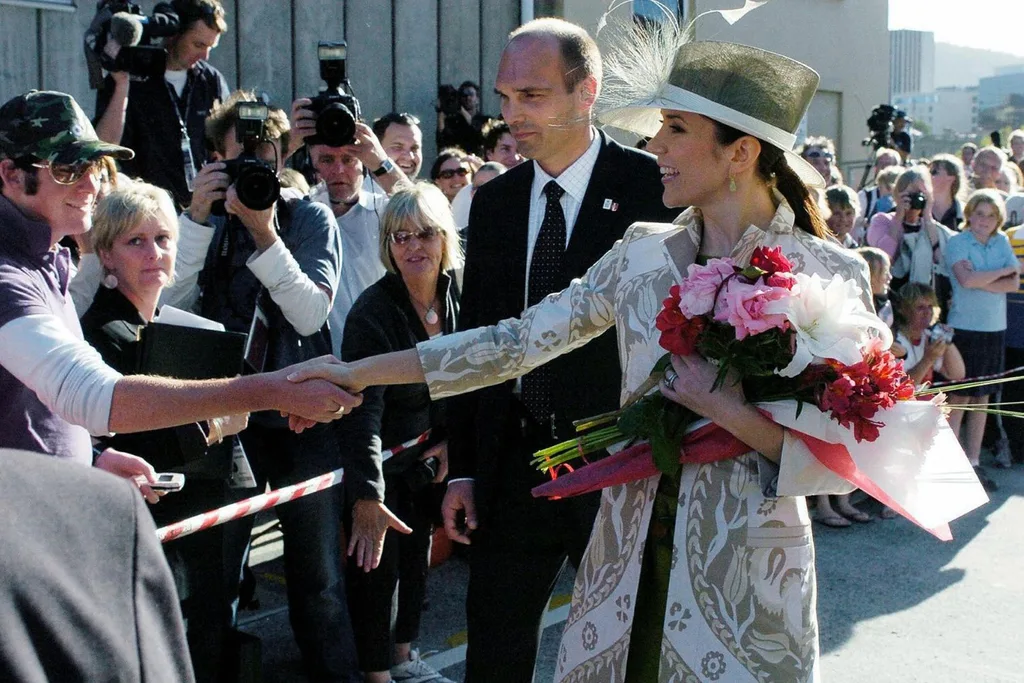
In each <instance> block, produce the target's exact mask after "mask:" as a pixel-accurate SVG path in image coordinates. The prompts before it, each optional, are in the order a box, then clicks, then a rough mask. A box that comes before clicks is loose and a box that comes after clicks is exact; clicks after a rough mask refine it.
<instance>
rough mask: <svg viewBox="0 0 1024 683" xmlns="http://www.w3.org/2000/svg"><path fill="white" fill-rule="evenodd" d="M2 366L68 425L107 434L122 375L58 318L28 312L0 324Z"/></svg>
mask: <svg viewBox="0 0 1024 683" xmlns="http://www.w3.org/2000/svg"><path fill="white" fill-rule="evenodd" d="M0 365H2V366H3V367H4V368H5V369H6V370H7V371H8V372H10V373H11V374H12V375H14V376H15V377H16V378H17V379H18V380H19V381H20V382H21V383H22V384H24V385H25V386H27V387H28V388H29V389H31V390H32V391H34V392H35V393H36V396H38V397H39V400H40V401H41V402H42V403H43V405H45V406H46V407H47V408H49V409H50V410H52V411H53V412H54V413H56V414H58V415H60V416H61V417H63V418H64V419H65V420H67V421H68V422H70V423H71V424H75V425H80V426H82V427H85V428H86V429H87V430H88V431H89V433H90V434H93V435H95V436H102V435H106V434H109V425H110V408H111V404H112V402H113V398H114V386H115V385H116V384H117V382H118V381H119V380H120V379H121V376H122V375H121V373H119V372H117V371H116V370H114V369H112V368H110V367H109V366H108V365H107V364H106V363H104V362H103V359H102V358H101V357H100V354H99V353H98V352H97V351H96V349H94V348H93V347H91V346H89V344H87V343H86V342H85V341H83V340H82V339H79V338H78V337H76V336H75V335H74V334H73V333H72V332H71V330H69V329H68V328H67V327H66V326H65V325H64V323H63V322H62V321H61V320H60V319H59V318H57V317H56V316H53V315H28V316H24V317H22V318H17V319H16V320H12V321H11V322H9V323H7V324H6V325H4V326H3V327H0Z"/></svg>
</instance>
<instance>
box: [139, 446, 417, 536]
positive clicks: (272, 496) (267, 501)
mask: <svg viewBox="0 0 1024 683" xmlns="http://www.w3.org/2000/svg"><path fill="white" fill-rule="evenodd" d="M429 438H430V430H429V429H428V430H427V431H425V432H423V433H422V434H420V435H419V436H418V437H416V438H415V439H410V440H409V441H406V442H405V443H403V444H401V445H399V446H395V447H394V448H392V449H390V450H387V451H384V452H383V453H381V460H382V461H383V460H387V459H388V458H391V457H393V456H395V455H398V454H399V453H401V452H402V451H404V450H406V449H408V448H412V447H413V446H418V445H420V444H422V443H424V442H425V441H426V440H427V439H429ZM342 475H343V470H342V469H341V468H338V469H336V470H334V471H333V472H326V473H324V474H321V475H319V476H316V477H313V478H312V479H307V480H306V481H303V482H299V483H298V484H292V485H291V486H285V487H282V488H279V489H274V490H273V491H267V492H266V493H261V494H260V495H258V496H253V497H252V498H246V499H245V500H240V501H238V502H237V503H231V504H230V505H225V506H224V507H221V508H217V509H216V510H210V511H209V512H203V513H201V514H198V515H195V516H194V517H189V518H188V519H183V520H181V521H180V522H175V523H174V524H169V525H167V526H165V527H160V528H159V529H157V530H156V537H157V539H159V541H160V542H161V543H167V542H168V541H173V540H174V539H176V538H181V537H182V536H188V535H190V534H194V533H196V532H197V531H202V530H203V529H209V528H210V527H214V526H218V525H220V524H224V523H225V522H231V521H233V520H236V519H241V518H242V517H248V516H249V515H255V514H256V513H257V512H259V511H261V510H266V509H268V508H272V507H275V506H277V505H280V504H281V503H287V502H288V501H291V500H295V499H297V498H302V497H303V496H308V495H310V494H311V493H317V492H318V491H323V490H324V489H329V488H330V487H332V486H336V485H338V484H340V483H341V480H342Z"/></svg>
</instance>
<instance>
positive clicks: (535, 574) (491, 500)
mask: <svg viewBox="0 0 1024 683" xmlns="http://www.w3.org/2000/svg"><path fill="white" fill-rule="evenodd" d="M600 82H601V62H600V54H599V53H598V50H597V46H596V45H595V44H594V41H593V40H592V39H591V38H590V36H589V35H587V33H586V31H584V30H583V29H581V28H579V27H578V26H575V25H573V24H570V23H568V22H565V21H562V20H558V19H541V20H537V21H533V22H530V23H529V24H526V25H525V26H523V27H521V28H519V29H517V30H516V31H514V32H513V33H512V35H511V36H510V39H509V42H508V45H507V46H506V48H505V51H504V53H503V54H502V58H501V64H500V65H499V69H498V76H497V79H496V83H495V89H496V90H497V92H498V93H499V95H500V96H501V108H502V115H503V116H504V118H505V120H506V121H507V122H508V124H509V126H510V128H511V132H512V135H513V136H514V137H515V139H516V142H517V144H518V146H519V151H520V152H521V153H522V154H523V155H524V156H526V157H527V158H529V159H532V160H533V161H532V163H524V164H521V165H520V166H518V167H516V168H514V169H512V170H511V171H509V172H508V173H506V174H504V175H502V176H500V177H498V178H496V179H494V180H493V181H491V182H490V183H488V184H487V185H485V186H483V187H481V188H480V190H479V191H478V192H477V194H476V196H475V198H474V200H473V206H472V209H471V212H470V219H469V233H468V238H467V257H466V270H465V280H464V287H463V297H462V311H461V317H460V321H459V327H460V328H462V329H469V328H474V327H477V326H480V325H489V324H493V323H496V322H497V321H499V320H502V319H504V318H509V317H518V316H519V315H520V314H521V313H522V311H523V310H524V308H526V307H527V306H529V305H532V304H534V303H536V302H537V301H539V300H540V299H542V298H543V297H544V296H545V295H546V294H548V293H550V292H554V291H560V290H561V289H563V288H564V287H566V286H567V285H568V284H569V282H570V280H571V279H572V278H576V277H580V276H582V275H583V274H584V273H585V272H586V270H587V268H589V267H590V266H591V265H592V264H593V263H594V262H595V261H597V260H598V259H599V258H600V257H601V256H602V255H603V254H604V253H605V252H606V251H607V250H608V249H609V248H611V246H612V245H613V244H614V242H615V241H616V240H617V239H619V238H620V237H622V234H623V232H625V230H626V228H627V227H628V226H629V225H630V224H631V223H633V222H635V221H638V220H671V218H672V216H673V215H674V214H673V213H672V212H669V211H668V210H667V209H665V207H664V205H663V204H662V202H661V193H662V189H661V183H660V178H659V171H658V166H657V162H656V160H655V159H654V158H653V157H652V156H650V155H649V154H646V153H643V152H639V151H637V150H631V149H627V148H624V147H622V146H620V145H618V144H617V143H615V142H614V141H612V140H610V139H608V138H607V137H606V136H605V135H604V134H603V133H601V132H598V131H597V130H596V129H594V128H593V126H592V125H591V110H592V108H593V105H594V101H595V100H596V98H597V94H598V91H599V90H600ZM619 384H620V369H619V363H618V353H617V350H616V340H615V336H614V334H612V333H606V334H605V335H604V336H602V337H601V338H599V339H597V340H595V341H593V342H592V343H590V344H587V345H586V346H584V347H583V348H581V349H579V350H577V351H574V352H572V353H571V354H568V355H566V356H564V357H562V358H559V359H557V360H555V361H553V362H551V363H549V364H547V365H545V366H544V367H542V368H539V369H538V370H535V371H534V372H531V373H529V374H528V375H526V376H525V377H523V378H522V379H521V380H520V381H519V382H508V383H506V384H504V385H499V386H496V387H492V388H488V389H484V390H481V391H477V392H474V393H472V394H470V395H468V396H465V397H460V398H457V399H453V400H452V406H451V412H450V413H449V415H451V416H452V424H451V433H450V439H449V459H450V472H451V477H452V481H451V482H450V484H449V486H448V492H447V495H446V496H445V502H444V505H443V509H444V515H445V526H446V529H447V530H448V534H449V535H450V536H451V537H452V538H453V539H455V540H458V541H461V542H463V543H469V542H470V535H471V536H472V547H471V550H470V579H469V589H468V595H467V605H466V610H467V621H468V628H469V632H468V637H469V642H468V651H467V655H466V681H467V683H479V682H481V681H487V682H488V683H494V682H496V681H497V682H502V683H503V682H506V681H507V682H509V683H511V682H516V683H520V682H528V681H531V680H532V678H533V669H534V663H535V660H536V653H537V643H538V639H539V632H540V623H541V618H542V616H543V613H544V609H545V607H546V605H547V602H548V598H549V596H550V594H551V590H552V588H553V586H554V582H555V580H556V578H557V576H558V573H559V571H560V570H561V568H562V566H563V565H564V563H565V560H566V559H567V558H568V559H569V561H570V562H571V563H572V564H573V566H574V567H576V566H578V565H579V561H580V558H581V557H582V554H583V552H584V550H585V548H586V544H587V540H588V538H589V535H590V530H591V527H592V526H593V520H594V515H595V513H596V511H597V504H598V497H597V495H596V494H594V495H591V496H586V497H583V496H581V497H578V498H572V499H569V500H562V501H548V500H538V499H534V498H533V497H532V495H531V493H530V490H531V489H532V488H533V487H534V486H536V485H538V484H540V483H542V482H543V481H544V478H545V476H546V475H542V474H541V473H539V472H538V471H536V470H535V469H533V468H532V467H531V465H530V455H531V454H532V453H533V452H534V451H535V450H537V449H539V448H543V447H546V446H549V445H551V444H552V443H554V442H555V441H558V440H564V439H568V438H571V437H572V436H573V433H574V431H573V427H572V421H573V420H576V419H579V418H581V417H586V416H589V415H595V414H598V413H601V412H605V411H608V410H612V409H615V408H616V407H618V403H619ZM463 515H464V517H465V519H464V521H463Z"/></svg>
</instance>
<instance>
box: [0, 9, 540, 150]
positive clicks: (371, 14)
mask: <svg viewBox="0 0 1024 683" xmlns="http://www.w3.org/2000/svg"><path fill="white" fill-rule="evenodd" d="M155 2H156V0H139V4H140V5H141V6H142V9H143V10H144V11H150V10H152V7H153V5H154V4H155ZM222 2H223V4H224V8H225V10H226V11H227V18H228V25H229V29H228V32H227V33H226V34H224V35H223V36H222V38H221V42H220V46H219V47H217V49H216V50H214V51H213V54H212V57H211V59H210V61H211V62H212V63H213V65H214V66H216V67H217V68H218V69H220V70H221V71H222V72H223V73H224V76H225V77H226V78H227V81H228V85H229V86H231V87H246V88H254V89H256V90H258V91H265V92H267V93H268V94H269V95H270V97H271V102H272V103H273V104H275V105H277V106H280V107H282V108H285V109H288V108H289V107H290V104H291V101H292V100H293V99H294V98H295V97H299V96H308V95H315V94H316V93H317V91H318V89H319V87H320V85H321V82H320V74H319V67H318V63H317V60H316V43H317V41H319V40H338V39H345V40H347V41H348V45H349V77H350V79H351V81H352V86H353V89H354V91H355V93H356V96H357V97H358V98H359V100H360V103H361V104H362V107H363V115H364V117H366V118H369V119H372V118H376V117H378V116H380V115H382V114H385V113H387V112H388V111H391V110H392V109H396V110H399V111H409V112H411V113H413V114H416V115H417V116H419V117H420V119H421V125H422V127H423V130H424V146H425V150H424V159H425V160H426V163H427V164H429V163H430V161H432V159H433V156H434V154H435V152H436V150H435V148H434V134H433V133H434V127H435V123H436V118H435V113H434V101H435V100H436V98H437V86H438V85H439V84H441V83H453V84H455V85H456V86H458V84H459V83H461V82H462V81H464V80H472V81H476V82H478V83H481V86H482V87H481V97H482V107H483V110H484V112H486V113H489V114H494V115H496V114H497V113H498V109H499V107H498V101H497V98H496V96H495V95H494V93H493V83H494V73H495V71H496V69H497V64H498V58H499V56H500V54H501V50H502V49H503V48H504V46H505V39H506V37H507V35H508V33H509V31H511V30H512V29H514V28H515V27H516V26H518V25H519V20H520V11H521V6H520V0H290V1H285V0H222ZM77 5H78V6H77V7H73V6H66V7H64V8H61V9H39V8H37V7H25V6H20V5H11V4H4V3H3V2H0V102H4V101H6V100H8V99H9V98H11V97H13V96H14V95H16V94H19V93H22V92H25V91H27V90H29V89H31V88H46V89H55V90H62V91H64V92H68V93H70V94H72V95H74V97H75V98H76V99H77V100H78V101H79V102H80V103H81V104H82V107H83V108H84V109H85V110H86V112H88V113H90V114H91V113H92V112H93V109H94V107H95V98H96V95H95V92H94V91H91V90H90V89H89V84H88V76H87V72H86V67H85V58H84V56H83V51H82V35H83V34H84V33H85V30H86V28H87V27H88V25H89V22H90V21H91V19H92V16H93V14H94V12H95V10H96V3H95V2H94V1H93V0H78V3H77Z"/></svg>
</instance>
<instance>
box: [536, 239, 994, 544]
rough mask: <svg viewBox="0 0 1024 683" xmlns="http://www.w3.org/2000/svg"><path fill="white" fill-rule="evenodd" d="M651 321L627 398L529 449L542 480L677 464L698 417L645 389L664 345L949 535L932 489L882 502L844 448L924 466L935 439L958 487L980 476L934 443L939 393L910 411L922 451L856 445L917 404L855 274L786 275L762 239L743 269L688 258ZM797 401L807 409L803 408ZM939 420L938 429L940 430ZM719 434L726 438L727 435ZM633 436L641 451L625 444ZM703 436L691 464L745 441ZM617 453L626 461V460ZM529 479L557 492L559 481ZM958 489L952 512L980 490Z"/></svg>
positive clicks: (833, 463)
mask: <svg viewBox="0 0 1024 683" xmlns="http://www.w3.org/2000/svg"><path fill="white" fill-rule="evenodd" d="M655 325H656V327H657V329H658V331H659V332H660V339H659V343H660V345H661V346H662V348H664V349H665V350H666V351H667V352H668V353H666V355H665V356H664V357H663V358H662V359H661V360H660V361H659V362H658V363H656V364H655V367H654V368H653V369H652V372H651V376H650V378H649V379H648V381H647V382H646V383H644V385H642V386H641V387H640V389H639V390H638V391H637V392H635V394H634V396H637V397H638V398H637V400H635V401H627V403H626V405H625V406H624V407H623V408H622V409H621V410H619V411H615V412H613V413H608V414H606V415H600V416H597V417H595V418H591V419H589V420H584V421H581V422H580V423H577V429H578V431H579V432H580V437H579V438H577V439H574V440H572V441H569V442H565V443H563V444H558V445H556V446H553V447H551V448H548V449H545V450H542V451H539V452H538V453H536V454H535V459H534V462H535V463H536V464H537V465H538V466H539V467H540V468H541V469H544V470H548V471H550V472H552V475H553V477H556V478H565V477H564V475H563V476H562V477H558V475H557V472H558V471H559V468H565V470H567V471H569V472H572V474H571V475H570V476H571V477H575V478H576V479H577V480H580V481H582V480H585V479H587V476H586V475H585V474H583V473H584V472H585V471H586V470H587V469H588V468H591V469H592V470H593V472H594V473H593V475H591V478H595V477H596V479H595V482H597V483H602V482H603V483H604V485H612V484H615V483H623V481H627V480H630V478H638V477H639V476H645V475H646V474H653V473H657V472H658V471H660V472H662V473H665V474H669V475H672V476H674V475H675V474H676V472H677V471H678V468H679V467H680V465H681V463H683V462H687V461H688V453H687V449H686V448H684V440H685V439H686V438H687V435H688V433H690V431H691V426H692V425H693V423H695V422H696V421H697V420H698V419H700V418H699V416H697V415H696V414H694V413H693V412H692V411H689V410H688V409H687V408H685V407H683V406H681V405H679V404H678V403H675V402H673V401H670V400H668V399H666V398H665V397H664V396H663V395H662V394H661V393H660V392H658V391H653V392H652V391H651V390H652V389H654V388H655V387H656V386H657V384H658V383H659V381H660V380H661V379H662V377H663V376H664V372H665V370H666V368H667V367H668V366H669V362H670V357H671V354H675V355H681V356H689V355H693V354H698V355H700V356H702V357H704V358H705V359H707V360H709V361H710V362H711V363H713V364H715V365H716V366H717V368H718V373H717V377H716V380H715V383H714V386H713V388H712V391H715V390H717V389H719V388H720V387H721V386H722V385H723V383H725V382H741V383H742V384H743V390H744V394H745V396H746V398H747V400H748V401H749V402H750V403H754V404H757V405H758V406H759V407H760V408H761V409H762V413H763V414H765V415H766V416H767V417H768V418H769V419H771V420H773V421H775V422H777V423H778V424H782V425H783V426H786V427H788V428H790V429H794V430H800V429H806V430H808V431H810V432H816V433H804V432H802V431H799V432H798V433H799V434H800V435H801V438H803V440H804V441H805V442H806V443H808V444H811V445H813V447H812V448H811V450H812V452H813V453H814V455H815V457H816V458H818V459H819V460H823V461H828V462H825V463H824V466H826V467H827V468H828V469H829V470H831V471H833V472H836V473H837V474H839V475H840V476H842V477H843V478H845V479H847V480H848V481H850V482H851V483H853V484H855V485H857V486H860V487H861V488H865V489H866V490H867V489H870V490H869V493H872V494H873V495H875V496H876V497H880V499H882V500H883V502H886V503H891V504H892V505H893V507H894V508H895V509H897V511H900V512H901V513H903V514H904V515H905V516H907V517H908V518H911V519H912V520H913V521H915V522H917V523H919V524H921V525H922V526H925V527H926V528H928V529H929V530H930V531H932V532H933V533H936V535H938V536H940V537H947V536H948V527H946V528H945V529H943V527H944V526H945V522H946V521H948V519H946V515H945V514H944V513H943V512H942V511H936V510H935V507H936V505H939V503H938V502H937V500H934V499H937V498H939V497H941V496H940V495H934V496H929V500H930V502H929V503H928V504H927V505H923V504H921V501H920V500H917V498H919V496H918V493H919V491H918V487H916V486H912V487H910V489H911V492H910V493H906V492H903V493H902V494H901V497H906V496H908V495H909V496H910V497H911V498H915V502H914V505H915V506H916V508H917V509H916V510H915V511H908V510H907V509H906V508H905V507H904V504H903V503H906V501H905V500H904V501H899V500H893V499H892V498H891V497H890V496H888V495H887V494H886V493H885V490H884V488H882V489H880V488H879V485H877V484H876V482H874V481H873V480H868V481H867V482H865V480H866V477H864V476H863V471H862V470H863V469H864V468H859V467H858V466H857V462H855V460H856V457H855V456H854V455H851V452H853V453H854V454H855V455H856V456H860V457H862V458H871V457H874V458H876V460H878V461H879V462H883V461H886V460H888V459H890V458H900V457H906V458H907V459H908V461H912V460H914V459H915V458H916V459H917V460H920V463H919V464H922V463H924V461H925V460H927V458H928V457H929V456H931V458H932V462H933V463H934V461H935V458H936V457H939V456H937V455H935V454H933V453H932V452H931V450H929V449H930V448H931V447H932V446H933V445H934V444H936V443H939V441H941V443H942V448H943V449H946V450H950V449H951V450H952V451H953V453H952V457H953V459H952V460H950V461H949V462H948V463H947V464H946V465H944V467H946V468H947V469H949V468H952V470H953V471H955V472H956V473H957V475H956V476H958V477H960V476H962V477H964V478H967V479H969V480H970V479H973V481H967V482H966V483H967V484H977V480H976V478H974V476H973V472H972V471H971V468H970V466H969V464H967V461H966V458H965V457H964V456H963V451H962V450H961V449H960V448H959V445H958V444H957V443H956V440H955V438H954V439H952V441H950V439H948V436H949V435H948V434H944V435H942V436H943V437H944V438H942V439H938V436H939V434H938V431H939V430H941V429H942V428H943V427H944V426H945V423H944V417H943V414H942V408H941V406H940V404H941V400H938V401H933V402H931V403H928V406H930V407H931V410H930V411H926V413H927V414H926V415H925V418H922V417H921V410H918V411H916V412H915V413H914V415H915V416H916V417H915V418H914V420H913V422H914V429H912V430H911V431H913V432H914V434H915V438H917V439H919V440H921V441H922V442H923V443H921V445H920V448H919V449H918V451H919V452H916V453H911V454H908V453H906V451H907V446H906V443H905V441H903V442H900V443H901V445H900V446H899V447H895V446H894V447H893V448H895V450H896V451H899V452H898V453H893V452H879V453H874V452H873V451H874V450H876V449H866V448H864V446H865V445H867V444H872V443H873V442H876V441H878V440H879V439H880V437H882V436H883V434H885V433H891V432H893V431H894V430H897V429H900V428H901V427H908V426H909V420H910V418H909V417H907V415H909V414H910V413H909V412H908V411H906V410H899V409H898V408H899V404H900V403H907V402H913V403H917V404H923V403H925V402H921V401H913V399H914V392H915V388H914V385H913V382H912V380H911V379H910V378H909V377H908V375H907V374H906V372H905V371H904V368H903V363H902V361H900V360H897V359H896V358H895V357H894V356H893V354H892V353H891V352H890V351H889V347H890V346H891V345H892V333H891V332H890V330H889V328H888V327H887V326H886V325H885V324H884V323H883V322H882V321H881V320H880V319H879V318H878V317H877V316H876V315H875V314H874V313H873V312H871V311H869V310H868V309H867V308H866V307H865V305H864V303H863V301H862V300H861V297H860V289H859V287H857V285H856V284H855V283H854V282H851V281H846V280H843V279H842V278H841V277H840V276H839V275H835V276H833V277H832V278H831V279H824V278H821V277H819V276H818V275H804V274H802V273H794V272H793V267H792V265H791V264H790V262H789V261H788V260H787V259H786V257H785V256H784V255H783V253H782V250H781V249H780V248H778V247H776V248H765V247H759V248H757V249H756V250H755V251H754V253H753V255H752V257H751V259H750V264H749V265H748V266H746V267H741V266H739V265H738V264H736V263H735V262H734V261H733V260H732V259H729V258H721V259H710V260H709V261H708V262H707V263H706V264H704V265H698V264H693V265H690V266H689V268H688V269H687V273H686V277H685V278H684V279H683V281H682V282H680V283H679V284H677V285H673V286H672V287H671V289H670V290H669V296H668V297H667V298H666V299H665V300H664V302H663V304H662V309H661V311H660V313H659V314H658V316H657V319H656V321H655ZM806 411H812V412H813V413H814V415H810V416H809V415H801V414H802V413H804V412H806ZM922 419H924V422H922ZM904 423H906V424H904ZM712 427H716V426H714V425H712ZM945 429H946V431H947V432H948V431H949V430H948V427H946V428H945ZM719 431H721V432H724V430H720V429H719ZM719 436H721V435H719ZM702 438H703V437H702ZM729 438H732V439H733V441H735V439H734V438H733V437H731V435H729ZM937 439H938V440H937ZM883 441H886V440H883ZM638 442H639V444H640V448H638V449H637V448H633V449H630V448H629V447H628V446H630V445H631V444H636V443H638ZM691 442H692V439H691ZM714 443H715V444H718V445H716V448H717V449H718V451H719V452H718V453H711V454H704V455H698V456H695V457H696V459H695V460H694V461H695V462H707V461H713V460H715V459H722V458H723V457H734V456H735V455H737V454H738V453H740V452H748V451H749V450H750V449H749V448H746V447H744V446H743V445H742V444H738V442H736V443H734V444H732V446H730V447H729V448H723V447H721V444H722V443H725V441H724V440H723V439H721V438H719V439H718V440H717V441H715V442H714ZM886 443H888V441H886ZM623 444H625V445H626V446H627V447H626V448H623V449H622V450H621V451H618V452H617V454H616V455H615V456H612V457H613V458H617V460H616V461H614V462H598V463H593V464H587V466H586V467H584V468H582V469H577V470H576V471H575V472H573V471H572V467H571V465H569V463H571V462H573V461H574V460H576V459H577V458H580V457H582V458H584V460H586V456H587V455H588V454H591V453H595V452H598V451H602V450H603V449H612V450H615V448H614V447H618V446H621V445H623ZM705 450H706V449H705ZM622 453H625V455H622ZM633 453H637V454H638V455H633ZM702 453H703V451H702ZM636 457H643V458H646V459H648V460H649V461H651V462H653V467H654V468H656V470H654V471H653V472H650V471H649V468H645V467H641V466H638V465H637V463H636V462H635V459H636ZM627 458H628V459H631V460H633V462H626V460H627ZM702 458H703V459H702ZM851 463H852V464H851ZM873 465H878V462H875V463H873ZM868 469H870V470H871V471H873V472H876V473H878V476H881V477H882V478H885V477H886V476H887V475H886V472H896V471H899V472H902V474H901V475H899V476H900V477H904V478H906V477H908V476H915V475H914V472H916V473H917V474H920V473H921V472H923V471H925V470H927V467H925V466H923V464H922V466H919V467H916V469H915V470H914V472H911V473H908V472H907V471H906V470H905V468H901V467H895V468H894V467H889V468H886V467H881V468H879V467H871V468H868ZM580 475H583V476H580ZM903 483H905V482H903ZM900 485H901V482H898V481H893V482H887V483H886V484H885V486H888V488H890V489H891V488H900ZM595 487H597V486H596V484H592V485H589V486H588V488H587V490H593V488H595ZM540 488H541V489H545V488H547V489H552V490H558V489H565V490H568V489H567V488H566V486H564V485H561V486H556V487H550V486H548V485H545V487H540ZM975 489H976V490H975ZM578 492H583V491H582V490H580V491H578ZM780 494H785V492H782V491H780ZM538 495H552V494H550V493H538ZM960 498H961V504H960V505H959V507H957V506H954V507H956V509H957V510H959V512H957V513H956V514H963V512H966V511H967V510H969V509H972V508H973V507H976V506H977V505H980V504H981V503H983V502H984V501H985V500H986V498H985V496H984V493H983V491H982V490H981V487H980V485H978V486H976V487H970V495H967V496H961V497H960ZM922 517H924V518H925V519H922ZM949 519H952V517H949Z"/></svg>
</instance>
